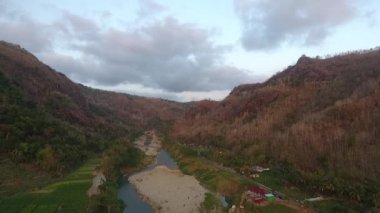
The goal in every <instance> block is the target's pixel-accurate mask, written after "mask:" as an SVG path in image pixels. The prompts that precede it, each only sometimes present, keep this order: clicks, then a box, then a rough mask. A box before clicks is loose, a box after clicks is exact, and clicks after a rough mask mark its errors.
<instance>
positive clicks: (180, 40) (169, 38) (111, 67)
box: [0, 0, 255, 93]
mask: <svg viewBox="0 0 380 213" xmlns="http://www.w3.org/2000/svg"><path fill="white" fill-rule="evenodd" d="M144 2H145V3H144V7H143V6H140V10H141V11H142V10H144V11H151V10H154V11H158V12H159V11H160V10H163V9H164V8H163V6H161V5H159V4H155V2H154V1H152V0H147V1H144ZM141 11H140V12H141ZM0 16H1V15H0ZM0 24H1V26H2V29H5V30H1V31H0V39H4V40H7V41H11V42H15V43H19V44H21V45H22V46H24V47H25V48H27V49H28V50H30V51H32V52H33V53H37V55H38V56H39V57H40V58H41V59H42V60H43V61H44V62H46V63H48V64H49V65H51V66H53V67H55V68H56V69H57V70H59V71H61V72H64V73H66V74H67V75H69V76H70V77H71V78H73V79H74V80H77V81H80V82H82V83H91V84H92V85H99V86H107V87H110V86H117V85H128V84H131V85H140V86H142V87H145V88H150V89H157V91H158V90H160V91H164V92H167V93H183V92H206V91H217V90H221V91H222V90H223V91H224V90H228V89H231V88H232V87H234V86H236V85H238V84H241V83H247V82H252V81H254V80H255V79H254V78H253V77H252V76H250V75H249V74H248V72H246V71H245V70H242V69H239V68H237V67H234V66H231V65H227V64H225V63H224V58H223V55H224V54H225V53H226V52H227V51H229V48H228V46H221V45H216V44H214V42H213V34H212V33H211V32H210V31H209V30H206V29H203V28H200V27H198V26H197V25H194V24H189V23H181V22H180V21H178V20H177V19H175V18H173V17H165V18H162V19H156V20H154V21H151V22H148V23H144V24H142V25H140V26H139V25H136V26H137V27H134V28H131V27H128V26H125V27H122V26H121V27H118V28H115V27H109V28H102V27H100V26H99V24H98V23H97V22H95V21H94V20H92V19H89V18H85V17H83V16H80V15H77V14H73V13H71V12H68V11H63V12H62V14H61V16H59V17H58V18H56V19H55V20H53V21H52V22H51V23H48V24H46V23H41V22H38V21H36V20H34V19H33V18H31V17H28V18H27V17H25V16H24V15H19V16H18V17H17V18H13V17H12V18H9V17H4V16H3V17H0Z"/></svg>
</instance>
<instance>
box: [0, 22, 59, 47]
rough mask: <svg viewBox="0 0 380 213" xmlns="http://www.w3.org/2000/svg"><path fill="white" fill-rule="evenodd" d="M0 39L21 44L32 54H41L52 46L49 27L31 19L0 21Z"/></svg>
mask: <svg viewBox="0 0 380 213" xmlns="http://www.w3.org/2000/svg"><path fill="white" fill-rule="evenodd" d="M0 26H1V30H0V39H1V40H5V41H9V42H13V43H17V44H21V45H22V46H23V47H24V48H26V49H28V50H29V51H32V52H35V53H36V52H42V51H45V50H47V49H49V48H51V46H52V40H51V35H52V34H53V32H52V31H51V29H50V27H49V26H47V25H44V24H41V23H38V22H35V21H33V20H31V19H26V18H20V19H17V20H14V21H5V20H0Z"/></svg>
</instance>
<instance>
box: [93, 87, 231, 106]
mask: <svg viewBox="0 0 380 213" xmlns="http://www.w3.org/2000/svg"><path fill="white" fill-rule="evenodd" d="M87 85H88V86H90V87H97V88H100V89H103V90H108V91H117V92H122V93H129V94H135V95H140V96H145V97H152V98H163V99H167V100H173V101H179V102H189V101H199V100H204V99H213V100H222V99H224V98H225V97H226V96H227V95H228V94H229V93H230V90H211V91H203V92H194V91H184V92H170V91H166V90H162V89H155V88H151V87H145V86H143V85H141V84H118V85H112V86H99V85H97V84H94V83H89V84H87Z"/></svg>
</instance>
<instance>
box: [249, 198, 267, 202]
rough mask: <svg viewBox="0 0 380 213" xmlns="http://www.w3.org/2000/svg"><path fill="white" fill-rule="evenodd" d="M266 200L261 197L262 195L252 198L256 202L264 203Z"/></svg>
mask: <svg viewBox="0 0 380 213" xmlns="http://www.w3.org/2000/svg"><path fill="white" fill-rule="evenodd" d="M264 201H265V199H264V198H261V197H255V198H252V202H254V203H262V202H264Z"/></svg>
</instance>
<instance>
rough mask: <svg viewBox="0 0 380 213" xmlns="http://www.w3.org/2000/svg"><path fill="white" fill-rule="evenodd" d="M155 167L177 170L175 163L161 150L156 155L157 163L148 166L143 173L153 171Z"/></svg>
mask: <svg viewBox="0 0 380 213" xmlns="http://www.w3.org/2000/svg"><path fill="white" fill-rule="evenodd" d="M156 166H166V167H168V168H169V169H178V167H177V163H176V162H175V161H174V160H173V159H172V158H171V157H170V155H169V153H168V152H167V151H164V150H161V151H160V152H159V153H158V155H157V162H156V163H154V164H152V165H150V166H148V167H147V168H146V169H144V171H149V170H152V169H154V168H155V167H156Z"/></svg>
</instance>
